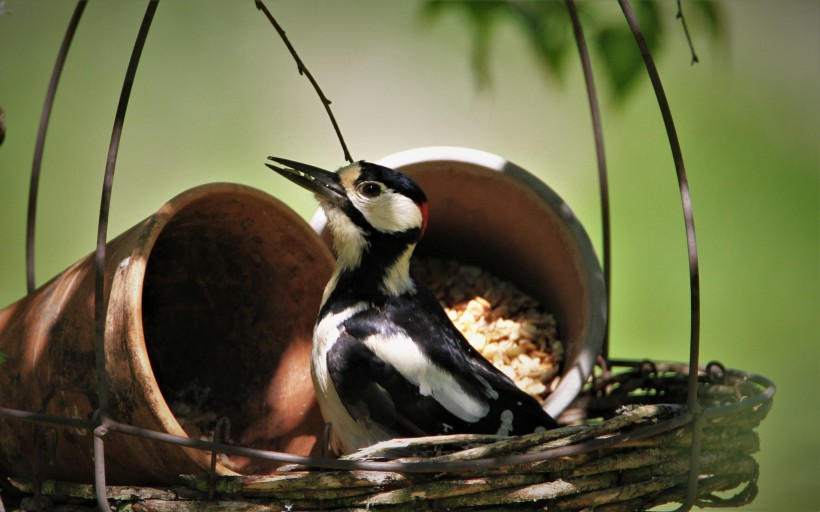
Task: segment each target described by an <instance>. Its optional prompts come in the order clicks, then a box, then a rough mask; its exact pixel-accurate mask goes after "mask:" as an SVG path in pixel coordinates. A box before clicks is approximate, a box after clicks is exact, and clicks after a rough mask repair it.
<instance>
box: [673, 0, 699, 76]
mask: <svg viewBox="0 0 820 512" xmlns="http://www.w3.org/2000/svg"><path fill="white" fill-rule="evenodd" d="M675 17H676V18H677V19H679V20H680V22H681V25H683V33H684V34H686V42H687V43H689V51H690V52H692V64H693V65H694V64H695V63H697V62H700V60H699V59H698V56H697V54H696V53H695V45H693V44H692V37H691V36H690V35H689V27H687V26H686V18H685V17H684V16H683V7H681V0H678V13H677V14H676V15H675Z"/></svg>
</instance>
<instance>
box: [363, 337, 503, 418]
mask: <svg viewBox="0 0 820 512" xmlns="http://www.w3.org/2000/svg"><path fill="white" fill-rule="evenodd" d="M362 341H363V343H364V344H365V345H366V346H367V347H368V348H369V349H370V350H372V351H373V353H374V354H376V355H377V356H378V357H379V358H381V359H382V360H384V361H385V362H387V363H389V364H390V365H391V366H393V368H395V369H396V370H397V371H398V372H399V373H400V374H401V375H402V376H403V377H404V378H405V379H407V380H408V381H410V382H411V383H413V384H414V385H416V386H418V387H419V393H420V394H421V395H423V396H431V397H433V398H434V399H435V400H436V401H437V402H439V403H440V404H441V405H442V407H444V408H445V409H447V410H448V411H449V412H450V413H452V414H453V415H455V416H456V417H458V418H460V419H461V420H463V421H467V422H470V423H474V422H476V421H478V420H480V419H481V418H483V417H484V416H486V415H487V413H488V412H489V410H490V407H489V405H488V404H486V403H485V402H480V401H477V400H475V399H473V398H472V397H471V396H470V395H468V394H467V393H466V392H465V390H464V388H462V387H461V386H460V385H459V383H458V382H457V381H456V380H455V379H454V378H453V376H452V375H451V374H450V373H448V372H446V371H445V370H443V369H441V368H439V367H438V366H436V365H434V364H433V363H431V362H430V361H429V360H428V359H427V358H426V357H425V356H424V354H422V353H421V351H420V350H419V348H418V346H417V345H416V344H415V343H413V341H412V340H411V339H410V338H408V337H407V336H405V335H403V334H393V335H389V336H381V335H378V334H376V335H373V336H370V337H368V338H366V339H364V340H362Z"/></svg>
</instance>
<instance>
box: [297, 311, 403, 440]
mask: <svg viewBox="0 0 820 512" xmlns="http://www.w3.org/2000/svg"><path fill="white" fill-rule="evenodd" d="M366 307H367V304H366V303H365V302H360V303H358V304H355V305H354V306H353V307H350V308H348V309H345V310H344V311H341V312H339V313H334V314H330V315H327V316H326V317H324V318H323V319H322V320H321V321H320V322H319V323H318V324H317V325H316V328H315V329H314V331H313V350H312V353H311V365H310V370H311V377H312V378H313V385H314V388H315V390H316V398H317V400H318V402H319V409H320V410H321V411H322V416H323V417H324V419H325V421H326V422H327V423H330V424H331V425H333V430H332V431H331V444H332V448H333V449H334V450H335V451H337V452H340V453H351V452H354V451H356V450H358V449H360V448H364V447H366V446H370V445H371V444H374V443H377V442H379V441H382V440H384V439H387V438H389V437H391V436H389V435H388V434H387V433H386V432H384V431H382V430H380V429H379V428H378V426H377V425H375V424H372V423H364V422H358V421H356V420H354V419H353V418H352V417H351V416H350V414H349V413H348V412H347V408H346V407H345V406H344V404H342V401H341V399H340V398H339V394H338V393H337V392H336V387H335V386H334V385H333V381H332V380H331V379H330V374H329V373H328V370H327V353H328V352H329V351H330V349H331V347H333V344H334V343H336V340H338V339H339V334H340V330H339V326H340V325H341V324H342V323H343V322H344V321H345V320H347V319H348V318H350V317H351V316H353V315H355V314H356V313H358V312H359V311H362V310H363V309H365V308H366Z"/></svg>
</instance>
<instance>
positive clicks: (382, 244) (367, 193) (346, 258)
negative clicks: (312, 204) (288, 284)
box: [266, 157, 427, 268]
mask: <svg viewBox="0 0 820 512" xmlns="http://www.w3.org/2000/svg"><path fill="white" fill-rule="evenodd" d="M268 159H269V160H271V161H273V162H275V163H276V164H278V165H276V164H271V163H268V164H266V165H267V166H268V167H269V168H271V169H272V170H274V171H276V172H277V173H279V174H281V175H282V176H284V177H285V178H287V179H289V180H290V181H292V182H294V183H296V184H297V185H300V186H302V187H303V188H305V189H307V190H310V191H311V192H314V193H315V194H316V198H317V199H318V200H319V204H320V205H321V206H322V209H323V210H324V211H325V214H326V216H327V218H328V227H329V228H330V230H331V233H332V235H333V239H334V245H335V248H336V253H337V264H338V265H339V266H340V267H342V268H345V267H346V268H355V267H358V266H359V265H360V264H361V261H362V257H363V255H365V254H374V255H375V256H376V258H377V259H378V261H379V262H381V263H383V264H384V265H385V266H389V265H390V263H391V260H396V259H398V258H399V257H401V256H404V255H406V258H407V259H408V260H409V255H410V253H412V250H413V247H414V246H415V244H416V242H418V240H419V239H420V238H421V236H422V235H423V234H424V230H425V229H426V227H427V197H426V196H425V194H424V192H423V191H422V190H421V187H419V186H418V184H417V183H416V182H415V181H413V179H412V178H410V177H409V176H407V175H406V174H403V173H401V172H398V171H396V170H393V169H390V168H388V167H384V166H381V165H378V164H374V163H370V162H365V161H359V162H355V163H352V164H350V165H347V166H345V167H342V168H341V169H339V170H338V171H336V172H330V171H326V170H324V169H320V168H318V167H314V166H312V165H307V164H303V163H300V162H294V161H291V160H285V159H283V158H277V157H268Z"/></svg>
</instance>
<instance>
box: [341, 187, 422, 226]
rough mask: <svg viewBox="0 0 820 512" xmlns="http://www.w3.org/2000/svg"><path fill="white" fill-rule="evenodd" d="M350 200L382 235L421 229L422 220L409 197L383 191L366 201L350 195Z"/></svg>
mask: <svg viewBox="0 0 820 512" xmlns="http://www.w3.org/2000/svg"><path fill="white" fill-rule="evenodd" d="M350 200H351V201H352V202H353V204H355V205H356V208H357V209H358V210H359V211H360V212H362V215H364V218H365V219H366V220H367V222H368V223H369V224H370V225H371V226H373V227H374V228H375V229H377V230H379V231H381V232H383V233H400V232H402V231H407V230H408V229H414V228H418V229H421V225H422V222H423V218H422V215H421V210H420V209H419V206H418V205H417V204H416V203H415V202H414V201H413V200H412V199H410V198H409V197H407V196H404V195H402V194H397V193H395V192H391V191H389V190H385V191H384V192H383V193H382V194H381V195H380V196H379V197H376V198H372V199H366V198H362V197H361V196H359V195H358V194H351V197H350Z"/></svg>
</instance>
